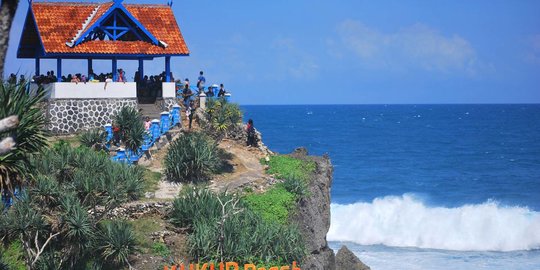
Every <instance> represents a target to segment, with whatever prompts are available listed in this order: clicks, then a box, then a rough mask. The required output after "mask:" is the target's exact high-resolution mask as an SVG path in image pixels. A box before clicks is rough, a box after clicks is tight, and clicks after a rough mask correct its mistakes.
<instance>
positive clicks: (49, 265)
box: [0, 143, 143, 269]
mask: <svg viewBox="0 0 540 270" xmlns="http://www.w3.org/2000/svg"><path fill="white" fill-rule="evenodd" d="M30 164H31V166H32V168H34V169H35V171H34V177H33V178H32V180H33V181H34V183H33V185H31V186H28V187H27V188H26V189H25V192H23V193H22V194H21V195H20V197H19V198H18V200H17V201H16V203H15V204H14V205H13V206H12V207H10V208H9V210H8V211H6V213H5V214H4V215H0V239H3V240H4V242H5V243H13V242H15V241H21V243H23V246H24V247H25V248H28V249H32V250H33V251H34V252H25V253H24V256H25V263H26V264H27V265H26V266H27V267H28V268H30V269H42V268H44V269H80V268H79V266H81V265H86V264H87V263H90V262H91V261H96V262H110V263H114V264H119V265H122V266H123V265H125V264H127V263H128V262H127V261H126V258H127V257H126V256H125V254H126V253H127V252H128V251H129V250H131V249H132V246H133V244H132V242H131V233H130V232H129V230H130V229H128V228H125V226H123V225H116V223H112V224H113V225H104V227H103V226H98V224H99V223H100V221H102V220H103V219H104V217H106V216H107V214H110V212H111V210H112V209H114V208H115V207H117V206H118V205H120V204H122V203H124V202H128V201H130V200H133V199H136V198H138V197H139V196H140V195H141V193H142V187H143V172H142V170H141V169H140V168H139V167H136V166H128V165H126V164H120V163H115V162H112V161H111V160H110V159H109V158H108V156H107V155H106V154H105V153H103V152H96V151H93V150H91V149H89V148H86V147H80V148H76V149H74V148H71V147H70V146H69V145H68V144H66V143H60V144H58V145H55V146H54V147H53V148H52V149H49V150H46V151H44V152H43V153H42V154H41V155H40V156H35V157H34V158H33V159H32V160H31V162H30ZM0 210H2V209H0ZM2 212H3V211H2ZM111 226H112V227H111ZM49 235H53V236H54V237H52V238H51V240H50V241H49V242H47V246H46V247H45V249H44V250H45V252H44V253H42V254H41V256H40V257H39V258H37V257H36V256H37V255H36V254H37V252H35V251H36V250H37V249H38V248H39V249H41V245H43V244H44V242H45V240H40V241H39V243H38V242H36V241H35V239H36V238H38V239H41V238H45V237H47V236H49ZM45 239H46V238H45ZM126 239H127V240H126ZM36 243H38V244H36ZM96 246H97V247H99V248H96ZM97 251H99V252H97ZM36 259H38V260H37V262H36V263H34V261H35V260H36ZM81 267H82V266H81ZM115 267H116V266H115Z"/></svg>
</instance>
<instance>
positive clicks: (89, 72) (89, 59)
mask: <svg viewBox="0 0 540 270" xmlns="http://www.w3.org/2000/svg"><path fill="white" fill-rule="evenodd" d="M92 64H93V63H92V59H91V58H88V73H87V75H88V78H90V74H91V73H92V72H94V67H93V66H92Z"/></svg>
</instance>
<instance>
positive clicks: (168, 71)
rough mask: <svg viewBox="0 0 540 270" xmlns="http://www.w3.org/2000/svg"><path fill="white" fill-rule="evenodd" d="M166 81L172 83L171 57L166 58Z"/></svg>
mask: <svg viewBox="0 0 540 270" xmlns="http://www.w3.org/2000/svg"><path fill="white" fill-rule="evenodd" d="M165 81H166V82H171V57H170V56H166V57H165Z"/></svg>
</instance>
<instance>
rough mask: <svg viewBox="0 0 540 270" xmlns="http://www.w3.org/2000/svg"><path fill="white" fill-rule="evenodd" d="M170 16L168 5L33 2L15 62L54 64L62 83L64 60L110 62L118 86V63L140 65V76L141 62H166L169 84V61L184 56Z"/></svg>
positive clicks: (181, 40) (141, 72)
mask: <svg viewBox="0 0 540 270" xmlns="http://www.w3.org/2000/svg"><path fill="white" fill-rule="evenodd" d="M188 55H189V50H188V48H187V45H186V43H185V41H184V38H183V36H182V33H181V32H180V28H179V27H178V24H177V22H176V19H175V17H174V14H173V11H172V9H171V7H170V6H167V5H146V4H123V3H122V0H115V1H114V2H108V3H76V2H32V3H31V4H30V6H29V9H28V13H27V16H26V20H25V23H24V28H23V33H22V36H21V41H20V43H19V48H18V50H17V57H18V58H31V59H35V62H36V64H35V66H36V67H35V74H36V75H39V74H40V59H56V61H57V71H56V76H57V78H58V81H60V79H61V76H62V60H63V59H87V60H88V67H87V68H88V73H90V71H91V70H92V60H93V59H110V60H111V61H112V65H111V72H112V74H113V76H115V78H113V80H114V81H116V74H117V72H116V71H117V61H118V60H138V61H139V76H141V78H142V77H143V76H144V62H143V61H144V60H152V59H154V58H155V57H165V67H164V70H165V72H166V75H167V82H169V81H170V70H171V57H173V56H188Z"/></svg>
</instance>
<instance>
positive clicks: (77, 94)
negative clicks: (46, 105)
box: [32, 82, 137, 99]
mask: <svg viewBox="0 0 540 270" xmlns="http://www.w3.org/2000/svg"><path fill="white" fill-rule="evenodd" d="M32 87H37V85H36V84H32ZM43 87H44V88H45V90H46V91H47V97H48V98H51V99H102V98H137V84H136V83H134V82H126V83H123V82H109V83H104V82H98V83H93V82H87V83H71V82H65V83H64V82H59V83H49V84H44V85H43Z"/></svg>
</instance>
